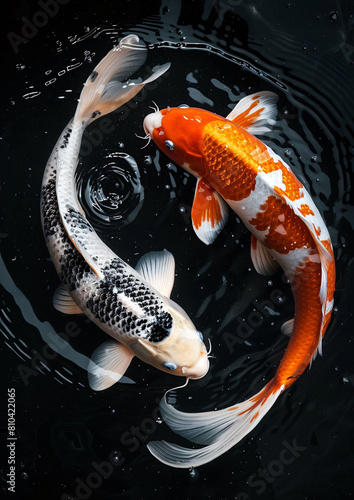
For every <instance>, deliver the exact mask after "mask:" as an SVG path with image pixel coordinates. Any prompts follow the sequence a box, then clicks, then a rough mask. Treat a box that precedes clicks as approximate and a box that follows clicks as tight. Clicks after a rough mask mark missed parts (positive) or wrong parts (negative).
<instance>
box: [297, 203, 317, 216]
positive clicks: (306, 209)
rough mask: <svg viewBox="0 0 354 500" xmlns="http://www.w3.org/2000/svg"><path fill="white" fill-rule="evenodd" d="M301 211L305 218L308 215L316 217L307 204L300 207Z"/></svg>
mask: <svg viewBox="0 0 354 500" xmlns="http://www.w3.org/2000/svg"><path fill="white" fill-rule="evenodd" d="M299 211H300V212H301V213H302V215H303V216H304V217H306V215H315V213H314V212H313V211H312V210H311V208H310V207H309V206H308V205H307V203H303V204H302V205H301V206H300V208H299Z"/></svg>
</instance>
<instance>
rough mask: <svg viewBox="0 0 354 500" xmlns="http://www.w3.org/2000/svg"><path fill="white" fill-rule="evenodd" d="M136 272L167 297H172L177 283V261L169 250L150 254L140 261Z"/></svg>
mask: <svg viewBox="0 0 354 500" xmlns="http://www.w3.org/2000/svg"><path fill="white" fill-rule="evenodd" d="M135 270H136V271H137V272H138V273H139V274H140V275H141V276H142V277H143V278H144V279H145V281H147V282H148V283H150V285H151V286H153V287H154V288H155V289H156V290H157V291H158V292H160V293H161V294H162V295H164V296H165V297H170V295H171V292H172V288H173V285H174V282H175V259H174V257H173V255H172V254H171V253H170V252H168V251H167V250H163V251H162V252H149V253H147V254H146V255H143V257H141V259H140V260H139V261H138V263H137V265H136V268H135Z"/></svg>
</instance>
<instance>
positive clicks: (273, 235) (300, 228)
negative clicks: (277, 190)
mask: <svg viewBox="0 0 354 500" xmlns="http://www.w3.org/2000/svg"><path fill="white" fill-rule="evenodd" d="M279 214H280V215H279ZM280 221H281V222H280ZM250 223H251V224H253V225H254V226H255V228H256V229H258V231H264V232H267V234H266V236H265V238H264V245H265V246H266V247H267V248H268V249H270V250H276V251H277V252H279V253H280V254H288V253H289V252H290V251H291V250H295V249H296V248H303V247H307V248H313V249H314V248H315V242H314V241H313V238H312V236H311V233H310V231H309V230H308V228H307V227H306V225H305V224H304V223H303V222H302V221H301V220H300V219H299V217H298V216H297V215H296V214H295V213H294V211H293V210H292V208H291V207H289V205H287V204H286V203H285V202H284V201H283V200H281V199H280V198H277V197H276V196H268V198H267V200H266V202H265V203H264V204H263V205H261V207H260V212H258V214H257V216H256V217H255V218H253V219H251V220H250Z"/></svg>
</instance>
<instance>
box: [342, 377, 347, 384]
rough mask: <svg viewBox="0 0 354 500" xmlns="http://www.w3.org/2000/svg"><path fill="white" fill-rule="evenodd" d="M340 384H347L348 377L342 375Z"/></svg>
mask: <svg viewBox="0 0 354 500" xmlns="http://www.w3.org/2000/svg"><path fill="white" fill-rule="evenodd" d="M342 384H343V385H346V384H349V378H348V377H343V378H342Z"/></svg>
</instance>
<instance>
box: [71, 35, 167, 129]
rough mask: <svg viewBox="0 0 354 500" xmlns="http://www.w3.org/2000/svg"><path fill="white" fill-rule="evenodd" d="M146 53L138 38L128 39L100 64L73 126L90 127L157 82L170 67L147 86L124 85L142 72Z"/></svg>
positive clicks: (84, 92) (87, 85)
mask: <svg viewBox="0 0 354 500" xmlns="http://www.w3.org/2000/svg"><path fill="white" fill-rule="evenodd" d="M146 54H147V49H146V46H145V45H140V44H139V38H138V37H137V36H136V35H128V36H126V37H125V38H123V39H122V40H121V41H120V42H119V44H118V45H117V46H116V47H114V48H113V49H112V50H111V51H110V52H108V54H107V55H106V56H105V57H104V58H103V59H102V60H101V61H100V62H99V63H98V65H97V66H96V67H95V69H94V70H93V71H92V73H91V75H90V76H89V77H88V79H87V80H86V83H85V86H84V88H83V90H82V92H81V96H80V102H79V105H78V107H77V109H76V113H75V118H74V123H77V122H80V121H81V122H85V124H86V125H88V124H89V123H91V122H92V121H93V120H95V119H96V118H98V117H99V116H102V115H106V114H107V113H110V112H111V111H114V110H115V109H117V108H119V107H120V106H122V105H123V104H124V103H126V102H127V101H129V100H130V99H132V98H133V97H134V96H135V95H136V94H137V93H138V92H139V91H140V90H141V89H142V88H143V86H144V85H145V84H146V83H149V82H152V81H153V80H156V78H158V77H159V76H161V75H162V74H163V73H164V72H165V71H167V69H168V68H169V67H170V64H169V63H167V64H164V65H163V66H159V67H158V68H157V69H156V71H155V72H154V73H153V74H152V75H151V76H150V77H149V78H148V79H147V80H145V81H144V82H141V83H140V82H139V83H135V82H130V83H122V82H123V81H124V80H126V79H127V78H129V77H130V76H131V75H132V74H133V73H134V72H135V71H136V70H137V69H139V68H140V67H141V66H142V64H143V63H144V61H145V59H146Z"/></svg>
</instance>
